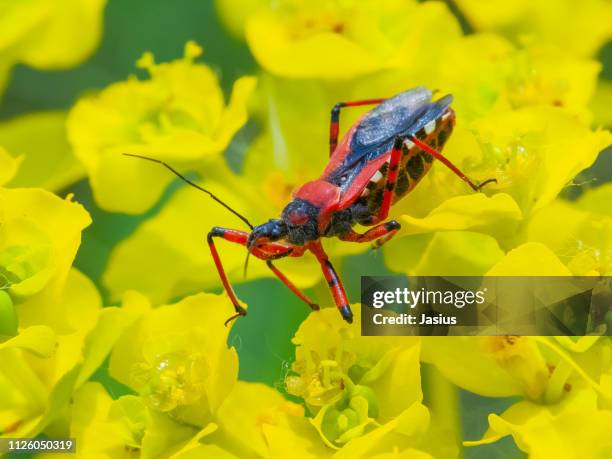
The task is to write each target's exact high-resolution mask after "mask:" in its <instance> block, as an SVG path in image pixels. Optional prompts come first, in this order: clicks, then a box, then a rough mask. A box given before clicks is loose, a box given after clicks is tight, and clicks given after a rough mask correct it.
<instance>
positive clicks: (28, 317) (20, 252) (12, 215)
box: [0, 188, 90, 331]
mask: <svg viewBox="0 0 612 459" xmlns="http://www.w3.org/2000/svg"><path fill="white" fill-rule="evenodd" d="M89 223H90V218H89V215H88V214H87V212H86V211H85V210H84V209H83V207H81V206H80V205H79V204H77V203H74V202H71V200H70V198H69V199H67V200H63V199H60V198H58V197H57V196H55V195H53V194H51V193H49V192H47V191H44V190H41V189H26V188H21V189H8V188H0V282H1V285H2V288H3V289H4V290H5V291H6V292H8V293H9V294H10V296H11V298H12V301H13V302H14V303H15V304H16V305H17V307H18V311H19V321H20V325H22V326H28V325H38V324H44V325H48V326H50V327H52V328H54V329H55V330H57V331H73V330H74V329H73V328H72V327H76V326H77V324H70V325H68V324H67V322H66V320H65V319H64V317H63V316H65V315H68V314H67V312H68V309H67V308H68V306H67V305H64V304H63V303H62V302H60V301H58V298H59V297H60V296H61V295H62V292H63V291H64V287H65V285H66V280H67V277H68V275H69V272H70V267H71V265H72V261H73V259H74V256H75V254H76V251H77V248H78V247H79V244H80V241H81V231H82V230H83V229H84V228H85V227H86V226H87V225H89Z"/></svg>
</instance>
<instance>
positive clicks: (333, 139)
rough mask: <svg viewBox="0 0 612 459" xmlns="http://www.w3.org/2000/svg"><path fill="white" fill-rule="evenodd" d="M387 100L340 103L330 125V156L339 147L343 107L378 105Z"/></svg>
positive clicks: (335, 107) (332, 115) (334, 110)
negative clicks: (341, 110)
mask: <svg viewBox="0 0 612 459" xmlns="http://www.w3.org/2000/svg"><path fill="white" fill-rule="evenodd" d="M384 100H385V99H366V100H353V101H349V102H338V103H337V104H336V105H334V108H332V111H331V123H330V125H329V156H331V155H332V153H333V152H334V150H335V149H336V147H337V146H338V131H339V129H340V128H339V125H340V109H341V108H343V107H359V106H361V105H376V104H380V103H381V102H383V101H384Z"/></svg>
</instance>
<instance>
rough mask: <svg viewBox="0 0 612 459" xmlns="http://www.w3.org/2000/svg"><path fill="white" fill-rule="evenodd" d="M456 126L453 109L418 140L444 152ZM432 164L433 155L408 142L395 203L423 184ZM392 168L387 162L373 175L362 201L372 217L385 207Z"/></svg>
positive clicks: (428, 128)
mask: <svg viewBox="0 0 612 459" xmlns="http://www.w3.org/2000/svg"><path fill="white" fill-rule="evenodd" d="M454 124H455V113H454V112H453V111H452V109H448V110H447V111H446V112H445V114H444V115H443V116H441V117H440V118H438V119H436V120H433V121H432V122H431V123H430V124H428V125H426V126H425V127H424V128H422V129H421V130H419V131H418V132H417V133H416V134H415V137H417V138H418V139H419V140H422V141H423V142H425V143H426V144H427V145H429V146H430V147H432V148H434V149H436V150H438V151H441V150H442V148H443V147H444V144H445V143H446V141H447V140H448V138H449V137H450V135H451V133H452V130H453V126H454ZM432 163H433V158H432V157H431V155H429V154H427V153H425V152H424V151H422V150H421V149H420V148H419V147H417V146H416V145H414V144H413V143H412V142H411V141H410V140H409V139H406V140H405V141H404V144H403V146H402V159H401V161H400V168H399V173H398V178H397V182H396V185H395V191H394V197H393V203H394V204H395V203H396V202H397V201H399V200H400V199H402V198H403V197H404V196H406V195H407V194H408V193H410V191H412V189H413V188H414V187H415V186H416V185H417V184H418V183H419V181H420V180H421V179H422V178H423V177H425V175H426V174H427V172H429V170H430V169H431V165H432ZM388 167H389V163H388V162H387V163H384V164H383V165H382V167H381V168H380V169H379V170H378V171H377V172H376V173H375V174H374V175H373V176H372V178H371V179H370V182H369V183H368V185H367V186H366V188H365V189H364V191H363V193H362V195H361V198H360V199H359V201H361V203H362V204H366V205H367V207H368V209H369V210H370V212H371V213H372V214H376V213H377V212H378V209H379V208H380V206H381V203H382V198H383V192H384V188H385V183H386V176H387V169H388Z"/></svg>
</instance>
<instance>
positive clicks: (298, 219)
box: [289, 210, 308, 225]
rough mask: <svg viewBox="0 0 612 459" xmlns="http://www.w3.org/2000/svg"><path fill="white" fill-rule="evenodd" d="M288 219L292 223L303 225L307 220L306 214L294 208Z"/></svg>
mask: <svg viewBox="0 0 612 459" xmlns="http://www.w3.org/2000/svg"><path fill="white" fill-rule="evenodd" d="M289 221H290V222H291V223H293V224H294V225H303V224H304V223H306V222H307V221H308V215H306V214H303V213H302V212H298V211H295V210H294V211H293V212H291V213H290V214H289Z"/></svg>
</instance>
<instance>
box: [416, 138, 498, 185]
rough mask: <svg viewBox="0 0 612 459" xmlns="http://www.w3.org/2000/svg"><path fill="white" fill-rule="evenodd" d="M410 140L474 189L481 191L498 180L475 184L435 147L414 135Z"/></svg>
mask: <svg viewBox="0 0 612 459" xmlns="http://www.w3.org/2000/svg"><path fill="white" fill-rule="evenodd" d="M410 140H411V141H412V142H413V143H414V144H415V145H416V146H417V147H419V148H420V149H421V150H423V151H424V152H425V153H428V154H429V155H431V156H433V157H434V158H436V159H437V160H438V161H440V162H442V163H443V164H444V165H445V166H446V167H448V168H449V169H450V170H451V171H453V172H454V173H455V174H456V175H457V176H459V178H460V179H461V180H463V181H465V182H466V183H467V184H468V185H469V186H470V187H471V188H472V190H474V191H480V189H481V188H482V187H483V186H485V185H486V184H487V183H492V182H496V183H497V180H496V179H494V178H492V179H488V180H485V181H484V182H482V183H481V184H480V185H475V184H474V183H473V182H472V181H471V180H470V179H469V178H468V176H467V175H465V174H464V173H463V172H461V170H460V169H459V168H458V167H457V166H455V165H454V164H453V163H452V162H450V160H449V159H448V158H446V157H445V156H444V155H442V153H440V152H439V151H437V150H434V149H433V148H431V147H430V146H429V145H427V144H426V143H425V142H422V141H420V140H419V139H417V138H416V137H414V136H410Z"/></svg>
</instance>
